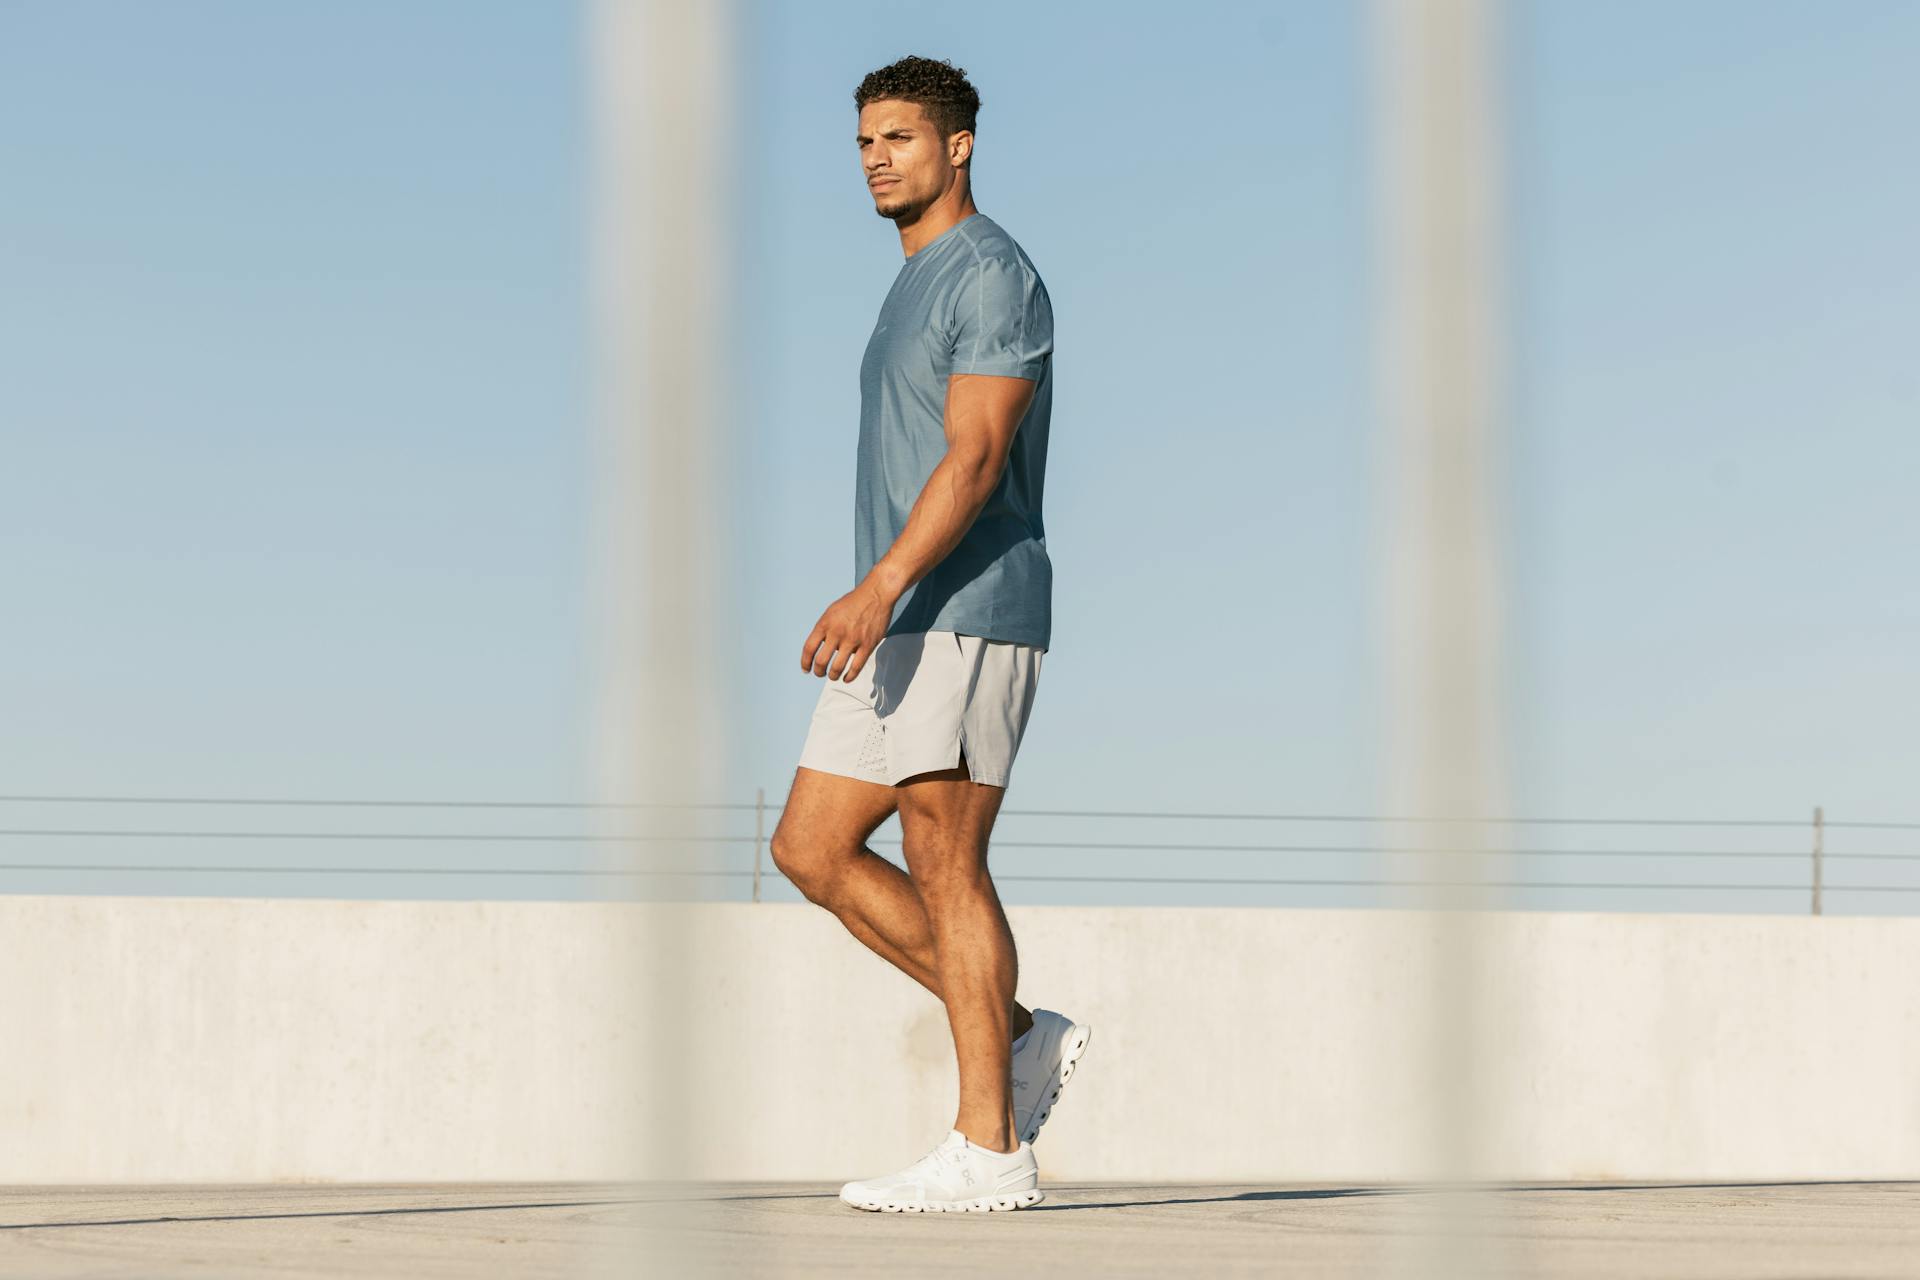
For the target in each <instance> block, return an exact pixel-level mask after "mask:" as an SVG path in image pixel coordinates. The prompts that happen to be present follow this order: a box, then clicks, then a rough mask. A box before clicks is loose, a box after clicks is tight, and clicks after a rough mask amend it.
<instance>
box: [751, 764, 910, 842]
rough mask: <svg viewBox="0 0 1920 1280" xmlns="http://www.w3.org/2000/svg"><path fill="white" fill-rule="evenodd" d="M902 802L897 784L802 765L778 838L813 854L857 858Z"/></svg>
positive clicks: (790, 790) (776, 828) (778, 825)
mask: <svg viewBox="0 0 1920 1280" xmlns="http://www.w3.org/2000/svg"><path fill="white" fill-rule="evenodd" d="M898 804H899V795H898V788H896V787H889V786H886V785H885V784H883V783H877V782H867V781H864V780H863V779H860V778H850V777H847V776H846V775H844V774H838V773H827V772H825V771H824V770H820V769H809V768H807V767H806V766H805V765H801V766H800V767H798V768H796V769H795V770H794V771H793V785H792V786H790V787H789V788H788V789H787V802H786V805H785V806H784V807H783V808H782V809H781V810H780V820H779V822H777V823H776V824H774V828H773V838H774V839H775V840H776V841H779V842H780V843H781V844H783V845H785V846H786V847H787V848H788V849H789V850H791V851H794V852H803V853H804V854H806V855H807V856H812V857H825V858H836V857H847V856H851V855H852V854H854V853H857V852H858V851H859V849H860V847H861V845H863V844H864V843H866V839H867V837H868V836H870V835H872V834H873V833H874V831H875V830H876V829H877V828H878V827H879V826H880V824H881V823H883V822H885V821H886V820H887V819H888V818H889V817H891V816H892V814H893V811H894V809H895V808H896V807H897V806H898Z"/></svg>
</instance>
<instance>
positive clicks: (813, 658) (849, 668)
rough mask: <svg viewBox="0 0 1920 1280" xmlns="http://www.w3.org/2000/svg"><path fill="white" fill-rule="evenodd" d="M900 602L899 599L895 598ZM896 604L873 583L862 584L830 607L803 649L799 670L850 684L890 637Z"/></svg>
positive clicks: (815, 624)
mask: <svg viewBox="0 0 1920 1280" xmlns="http://www.w3.org/2000/svg"><path fill="white" fill-rule="evenodd" d="M896 599H897V597H896ZM893 606H894V600H889V599H888V598H887V596H886V593H885V592H883V591H882V590H881V589H880V588H879V587H878V586H876V585H874V584H873V583H872V582H871V581H868V582H863V583H861V584H860V585H859V586H857V587H855V588H854V589H853V590H851V591H849V592H847V594H845V595H843V596H841V597H840V598H839V599H838V600H835V601H834V602H833V603H832V604H830V605H828V606H827V611H826V612H825V613H823V614H821V615H820V621H818V622H816V623H814V624H813V630H812V631H810V632H808V633H807V642H806V644H805V645H803V646H801V649H800V669H801V670H802V671H811V672H812V673H813V674H814V675H816V676H817V675H821V674H822V673H824V674H825V675H826V677H827V678H828V679H829V680H839V679H843V678H844V679H847V680H851V679H853V678H854V677H855V676H856V675H859V674H860V668H861V667H864V666H866V665H867V659H868V658H869V657H870V656H872V654H873V648H874V646H875V645H877V644H879V643H880V637H881V636H884V635H885V634H886V633H887V623H888V622H890V621H892V619H893Z"/></svg>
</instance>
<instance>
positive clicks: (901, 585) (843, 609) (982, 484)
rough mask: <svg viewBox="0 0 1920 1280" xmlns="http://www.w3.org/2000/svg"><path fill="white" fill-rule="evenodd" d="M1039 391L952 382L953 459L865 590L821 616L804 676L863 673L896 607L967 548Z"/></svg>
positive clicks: (1028, 384)
mask: <svg viewBox="0 0 1920 1280" xmlns="http://www.w3.org/2000/svg"><path fill="white" fill-rule="evenodd" d="M1036 385H1037V384H1036V383H1035V382H1034V380H1033V379H1031V378H1015V377H1005V376H1001V375H998V374H984V373H957V374H954V375H953V376H952V377H950V378H948V379H947V401H946V412H945V421H944V422H943V424H942V426H943V428H944V430H945V433H946V437H947V453H946V456H945V457H943V458H941V459H940V461H939V463H938V464H937V465H936V466H935V467H934V469H933V474H931V475H929V476H928V477H927V483H926V484H925V485H924V486H922V487H921V490H920V496H919V497H918V498H915V499H914V503H913V510H912V511H911V512H909V513H908V515H907V523H906V527H905V528H903V529H902V530H901V531H900V536H899V537H898V538H896V539H894V543H893V546H891V547H889V548H888V549H887V553H886V554H885V555H883V556H881V557H880V559H879V561H878V562H877V563H875V564H874V566H873V568H872V570H871V571H870V572H868V574H867V576H866V577H865V578H864V579H862V580H861V582H860V585H859V586H857V587H855V588H854V589H853V590H852V591H849V592H848V593H847V594H846V595H844V596H841V597H840V598H839V599H838V600H836V601H834V602H833V603H832V604H831V605H829V606H828V607H827V611H826V612H825V613H823V614H821V615H820V621H819V622H817V623H815V624H814V627H813V630H812V631H811V632H809V633H808V635H807V641H806V644H805V645H804V646H803V647H802V649H801V650H800V666H801V668H802V669H803V670H808V671H811V672H812V673H813V674H814V675H821V674H825V675H826V676H827V677H828V678H829V679H835V680H839V679H845V680H851V679H853V678H854V676H856V675H858V674H859V672H860V668H861V667H863V666H865V665H866V661H867V657H868V655H870V654H871V653H872V652H873V648H874V646H875V645H877V644H879V643H880V638H881V637H882V636H883V635H885V634H886V631H887V624H888V622H890V621H891V620H892V618H893V607H894V605H896V604H898V603H899V601H900V597H901V596H903V595H905V594H906V593H907V590H908V588H910V587H912V586H913V584H914V583H916V582H918V581H920V579H922V578H924V577H926V576H927V575H928V574H929V573H931V572H933V568H934V566H935V565H937V564H939V563H940V562H941V561H942V560H944V559H946V557H947V554H948V553H949V552H951V551H952V550H953V549H954V548H955V547H957V546H959V545H960V540H961V539H962V538H963V537H965V536H966V533H967V530H968V529H969V528H971V527H972V526H973V521H974V518H975V517H976V516H978V515H979V514H980V508H981V507H983V506H985V505H986V503H987V499H988V498H989V497H991V496H992V494H993V489H994V486H995V485H996V484H998V483H999V482H1000V473H1001V472H1002V471H1003V470H1005V469H1006V465H1007V453H1008V451H1009V450H1010V449H1012V447H1013V435H1014V432H1015V431H1016V430H1017V429H1018V428H1019V426H1020V420H1021V419H1022V418H1024V417H1025V416H1026V413H1027V406H1029V405H1030V404H1032V403H1033V393H1034V388H1035V386H1036ZM836 653H838V654H839V657H838V658H837V659H836V658H835V656H834V655H835V654H836Z"/></svg>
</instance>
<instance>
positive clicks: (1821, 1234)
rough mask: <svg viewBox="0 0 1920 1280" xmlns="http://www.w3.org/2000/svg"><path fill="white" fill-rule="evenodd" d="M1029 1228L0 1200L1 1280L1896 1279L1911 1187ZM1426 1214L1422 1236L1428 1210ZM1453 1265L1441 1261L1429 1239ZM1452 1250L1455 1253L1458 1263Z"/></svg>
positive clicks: (1382, 1201)
mask: <svg viewBox="0 0 1920 1280" xmlns="http://www.w3.org/2000/svg"><path fill="white" fill-rule="evenodd" d="M1047 1192H1048V1198H1047V1200H1046V1201H1044V1202H1043V1203H1042V1204H1040V1205H1037V1206H1035V1207H1034V1208H1032V1209H1026V1210H1021V1211H1020V1212H1017V1213H1004V1214H991V1215H964V1216H951V1215H937V1216H931V1217H929V1216H921V1215H893V1214H886V1215H881V1214H866V1213H860V1212H858V1211H856V1210H852V1209H848V1208H846V1207H845V1206H843V1205H841V1204H840V1203H839V1202H838V1200H837V1199H836V1198H835V1197H834V1189H833V1188H832V1187H829V1186H823V1185H733V1186H724V1187H706V1188H699V1189H689V1190H684V1191H679V1192H667V1191H664V1190H658V1189H636V1188H633V1187H631V1186H615V1185H597V1186H590V1185H580V1184H562V1185H555V1184H531V1185H506V1184H494V1185H487V1186H466V1187H460V1186H431V1187H429V1186H408V1187H392V1186H389V1187H374V1186H336V1187H298V1186H262V1187H172V1188H130V1187H87V1188H82V1187H63V1188H14V1189H11V1190H7V1191H4V1192H0V1223H4V1225H0V1275H9V1276H14V1275H20V1276H29V1275H30V1276H35V1277H46V1278H47V1280H58V1278H59V1277H69V1276H87V1277H93V1278H96V1280H120V1278H125V1280H135V1278H137V1280H172V1278H175V1277H179V1278H181V1280H189V1278H190V1280H215V1278H216V1277H217V1278H232V1280H240V1278H241V1277H246V1278H248V1280H302V1278H312V1280H319V1278H320V1277H341V1278H349V1280H355V1278H371V1277H391V1278H393V1280H401V1278H403V1277H404V1278H405V1280H436V1278H438V1277H468V1276H479V1275H500V1276H515V1277H522V1278H525V1280H545V1278H548V1277H553V1278H556V1280H557V1278H559V1277H582V1278H585V1277H596V1276H612V1275H616V1274H617V1275H624V1276H634V1275H647V1276H652V1275H661V1276H669V1275H670V1276H697V1275H701V1274H711V1275H754V1276H796V1277H804V1276H836V1277H837V1276H855V1277H858V1276H876V1277H877V1276H900V1275H914V1276H922V1275H925V1276H936V1275H962V1274H965V1275H979V1274H1017V1275H1062V1276H1079V1275H1102V1276H1112V1275H1123V1276H1168V1275H1261V1276H1302V1277H1309V1276H1311V1277H1326V1278H1332V1280H1339V1278H1342V1277H1355V1278H1358V1277H1367V1278H1369V1280H1372V1278H1374V1277H1380V1276H1386V1275H1399V1276H1408V1277H1411V1276H1419V1275H1435V1274H1442V1272H1438V1271H1436V1270H1435V1269H1434V1266H1433V1264H1435V1263H1437V1262H1439V1261H1440V1260H1441V1259H1442V1258H1444V1257H1449V1256H1451V1257H1452V1258H1454V1259H1456V1260H1457V1261H1459V1262H1460V1264H1461V1266H1462V1272H1461V1273H1462V1274H1471V1275H1474V1276H1476V1277H1515V1278H1516V1280H1518V1278H1520V1277H1527V1278H1529V1280H1532V1278H1538V1280H1589V1278H1591V1280H1616V1278H1617V1277H1620V1276H1647V1275H1659V1276H1669V1277H1676V1278H1686V1280H1693V1278H1699V1280H1709V1278H1718V1277H1725V1278H1726V1280H1734V1278H1736V1277H1738V1278H1739V1280H1749V1278H1751V1277H1754V1276H1767V1277H1770V1278H1773V1280H1789V1278H1793V1277H1807V1278H1809V1280H1812V1278H1813V1277H1821V1278H1823V1280H1830V1278H1837V1277H1906V1276H1912V1275H1914V1274H1916V1271H1920V1185H1917V1184H1913V1183H1778V1184H1770V1185H1738V1184H1720V1185H1686V1186H1658V1185H1645V1184H1630V1185H1611V1186H1609V1185H1599V1184H1564V1183H1563V1184H1552V1185H1538V1186H1511V1187H1505V1188H1501V1189H1496V1190H1493V1191H1490V1192H1487V1193H1484V1194H1483V1195H1481V1196H1479V1197H1477V1202H1478V1203H1479V1204H1480V1207H1481V1210H1482V1213H1483V1215H1484V1218H1483V1220H1484V1222H1485V1223H1486V1225H1487V1226H1488V1227H1489V1228H1490V1229H1491V1231H1492V1233H1493V1234H1492V1238H1491V1239H1490V1240H1489V1241H1487V1242H1483V1244H1482V1246H1481V1247H1479V1248H1478V1249H1477V1250H1476V1249H1474V1248H1473V1247H1471V1244H1470V1239H1463V1238H1462V1237H1460V1236H1457V1235H1456V1236H1453V1237H1449V1238H1445V1239H1443V1238H1442V1237H1440V1236H1437V1235H1434V1234H1429V1232H1430V1231H1431V1229H1432V1228H1433V1226H1434V1224H1435V1222H1436V1220H1438V1221H1442V1222H1446V1223H1451V1224H1453V1225H1455V1226H1458V1224H1459V1222H1460V1217H1459V1215H1458V1213H1457V1212H1456V1211H1452V1210H1449V1209H1446V1208H1444V1206H1443V1202H1442V1201H1440V1200H1439V1199H1438V1198H1437V1197H1436V1196H1435V1195H1434V1194H1433V1193H1431V1192H1429V1191H1425V1190H1422V1189H1419V1188H1410V1187H1397V1186H1390V1185H1357V1184H1345V1183H1343V1184H1324V1183H1321V1184H1311V1185H1288V1186H1245V1185H1215V1186H1202V1185H1184V1186H1114V1185H1103V1186H1097V1185H1074V1184H1067V1183H1060V1184H1052V1185H1049V1186H1048V1187H1047ZM1437 1213H1438V1214H1440V1215H1443V1216H1440V1217H1439V1218H1438V1219H1436V1214H1437ZM1449 1240H1450V1241H1451V1243H1452V1244H1453V1245H1454V1246H1455V1251H1454V1252H1453V1253H1452V1254H1451V1255H1448V1254H1446V1253H1444V1252H1443V1248H1444V1246H1445V1245H1446V1244H1447V1243H1448V1241H1449ZM1463 1244H1467V1245H1468V1246H1469V1247H1467V1248H1461V1247H1460V1246H1462V1245H1463Z"/></svg>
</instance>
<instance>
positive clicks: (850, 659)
mask: <svg viewBox="0 0 1920 1280" xmlns="http://www.w3.org/2000/svg"><path fill="white" fill-rule="evenodd" d="M866 665H867V651H866V650H865V649H855V650H854V651H853V652H852V653H850V654H848V655H847V669H846V670H845V671H842V672H841V673H840V678H841V679H842V680H847V681H851V680H852V679H853V678H854V677H855V676H857V675H859V674H860V668H862V667H864V666H866Z"/></svg>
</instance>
